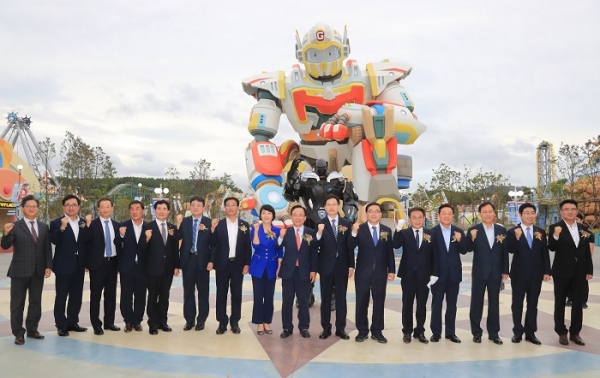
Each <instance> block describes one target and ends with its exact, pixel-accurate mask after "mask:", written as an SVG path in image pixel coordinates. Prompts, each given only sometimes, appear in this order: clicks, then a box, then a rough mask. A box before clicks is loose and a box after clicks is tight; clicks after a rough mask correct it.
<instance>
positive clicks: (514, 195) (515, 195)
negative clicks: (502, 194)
mask: <svg viewBox="0 0 600 378" xmlns="http://www.w3.org/2000/svg"><path fill="white" fill-rule="evenodd" d="M508 195H509V196H511V197H512V198H513V201H515V202H517V198H519V197H522V196H523V191H522V190H518V191H517V187H516V186H515V190H511V191H510V192H508Z"/></svg>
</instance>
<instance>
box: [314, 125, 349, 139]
mask: <svg viewBox="0 0 600 378" xmlns="http://www.w3.org/2000/svg"><path fill="white" fill-rule="evenodd" d="M348 134H349V133H348V126H346V125H343V124H339V123H338V124H333V123H327V122H325V123H323V124H322V125H321V128H320V129H319V136H320V137H321V138H323V139H327V140H336V141H338V142H339V141H342V140H344V139H346V138H348Z"/></svg>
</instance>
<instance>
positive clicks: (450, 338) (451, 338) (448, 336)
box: [446, 335, 460, 344]
mask: <svg viewBox="0 0 600 378" xmlns="http://www.w3.org/2000/svg"><path fill="white" fill-rule="evenodd" d="M446 339H448V340H450V341H452V342H453V343H457V344H460V339H459V338H458V336H456V335H446Z"/></svg>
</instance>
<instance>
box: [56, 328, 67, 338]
mask: <svg viewBox="0 0 600 378" xmlns="http://www.w3.org/2000/svg"><path fill="white" fill-rule="evenodd" d="M58 336H63V337H64V336H69V331H67V329H66V328H59V329H58Z"/></svg>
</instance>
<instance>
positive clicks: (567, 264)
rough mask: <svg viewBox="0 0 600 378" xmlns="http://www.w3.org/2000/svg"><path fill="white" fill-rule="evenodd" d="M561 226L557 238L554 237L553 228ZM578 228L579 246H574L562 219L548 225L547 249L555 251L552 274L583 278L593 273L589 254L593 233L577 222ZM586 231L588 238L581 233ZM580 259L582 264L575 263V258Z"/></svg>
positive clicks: (554, 275) (562, 276)
mask: <svg viewBox="0 0 600 378" xmlns="http://www.w3.org/2000/svg"><path fill="white" fill-rule="evenodd" d="M556 226H560V227H562V231H561V232H560V234H559V236H558V240H555V239H554V228H556ZM577 229H578V230H579V246H575V242H574V241H573V237H572V236H571V233H570V232H569V230H568V228H567V224H566V223H565V221H564V220H561V221H560V222H558V223H555V224H553V225H550V229H549V230H548V249H549V250H551V251H554V252H556V254H555V255H554V263H553V264H552V276H553V277H561V278H571V277H573V276H574V275H577V276H579V277H582V278H583V279H585V275H586V274H594V273H593V271H594V266H593V264H592V256H591V254H590V243H593V241H594V239H593V235H592V233H591V232H590V231H589V230H588V228H587V227H585V226H584V225H582V224H579V223H577ZM584 233H588V234H589V236H588V238H587V239H586V238H584V237H583V234H584ZM576 258H577V260H578V259H582V262H583V263H582V264H577V262H578V261H577V260H576Z"/></svg>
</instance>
